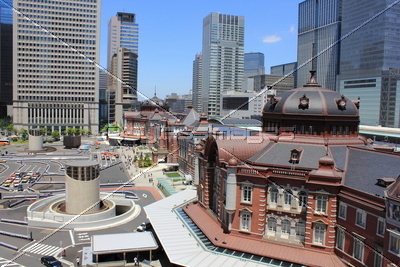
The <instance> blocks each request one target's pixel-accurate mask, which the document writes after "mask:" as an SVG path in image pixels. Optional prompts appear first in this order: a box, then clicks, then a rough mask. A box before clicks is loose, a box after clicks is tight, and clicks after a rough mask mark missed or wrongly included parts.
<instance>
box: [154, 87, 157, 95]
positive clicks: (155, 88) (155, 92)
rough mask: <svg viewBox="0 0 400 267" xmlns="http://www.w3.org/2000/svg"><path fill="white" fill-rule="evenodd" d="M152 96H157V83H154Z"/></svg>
mask: <svg viewBox="0 0 400 267" xmlns="http://www.w3.org/2000/svg"><path fill="white" fill-rule="evenodd" d="M154 96H157V85H154Z"/></svg>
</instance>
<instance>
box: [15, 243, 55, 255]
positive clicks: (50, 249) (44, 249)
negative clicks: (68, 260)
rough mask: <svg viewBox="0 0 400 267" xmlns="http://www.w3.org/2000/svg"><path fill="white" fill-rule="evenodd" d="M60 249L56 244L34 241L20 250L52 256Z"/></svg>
mask: <svg viewBox="0 0 400 267" xmlns="http://www.w3.org/2000/svg"><path fill="white" fill-rule="evenodd" d="M60 249H61V248H60V247H57V246H52V245H46V244H41V243H34V244H33V245H31V246H29V247H27V248H24V249H23V250H22V251H24V252H27V253H34V254H39V255H48V256H53V255H55V254H56V252H57V251H59V250H60Z"/></svg>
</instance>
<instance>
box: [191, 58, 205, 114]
mask: <svg viewBox="0 0 400 267" xmlns="http://www.w3.org/2000/svg"><path fill="white" fill-rule="evenodd" d="M202 58H203V56H202V55H196V56H195V58H194V61H193V81H192V92H193V95H192V97H193V99H192V103H193V108H194V110H196V111H197V112H200V111H201V82H202V81H201V80H202V74H203V73H202V68H203V60H202Z"/></svg>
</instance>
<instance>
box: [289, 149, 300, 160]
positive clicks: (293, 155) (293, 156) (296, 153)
mask: <svg viewBox="0 0 400 267" xmlns="http://www.w3.org/2000/svg"><path fill="white" fill-rule="evenodd" d="M301 152H303V148H301V147H298V148H295V149H293V150H291V151H290V160H289V162H290V163H293V164H295V163H299V162H300V156H301Z"/></svg>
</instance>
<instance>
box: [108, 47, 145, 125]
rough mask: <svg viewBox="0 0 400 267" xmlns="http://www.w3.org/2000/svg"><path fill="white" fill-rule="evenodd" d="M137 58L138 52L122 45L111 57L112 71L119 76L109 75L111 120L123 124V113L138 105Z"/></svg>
mask: <svg viewBox="0 0 400 267" xmlns="http://www.w3.org/2000/svg"><path fill="white" fill-rule="evenodd" d="M137 58H138V56H137V54H136V53H134V52H132V51H131V50H129V49H127V48H123V47H120V48H118V51H117V53H115V54H114V55H113V57H112V59H111V66H110V72H111V73H113V74H114V75H115V76H116V77H118V78H115V77H114V76H112V77H108V87H107V88H108V93H109V94H110V106H109V109H110V110H109V114H110V116H109V120H110V121H109V122H117V123H118V124H120V125H122V116H123V113H124V112H126V111H133V110H135V109H136V108H137V107H138V102H137V92H136V90H137ZM121 80H122V81H123V82H121Z"/></svg>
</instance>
